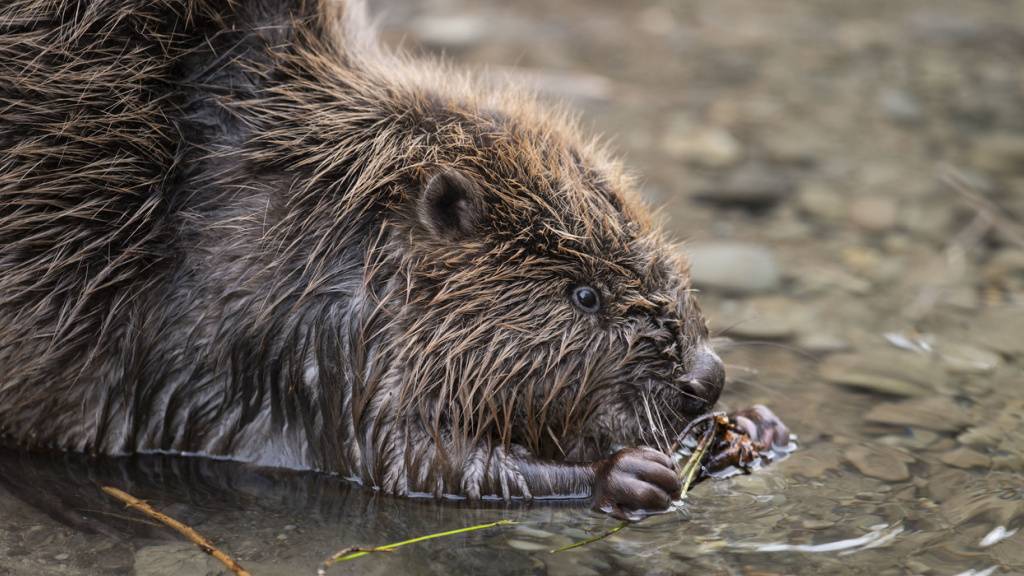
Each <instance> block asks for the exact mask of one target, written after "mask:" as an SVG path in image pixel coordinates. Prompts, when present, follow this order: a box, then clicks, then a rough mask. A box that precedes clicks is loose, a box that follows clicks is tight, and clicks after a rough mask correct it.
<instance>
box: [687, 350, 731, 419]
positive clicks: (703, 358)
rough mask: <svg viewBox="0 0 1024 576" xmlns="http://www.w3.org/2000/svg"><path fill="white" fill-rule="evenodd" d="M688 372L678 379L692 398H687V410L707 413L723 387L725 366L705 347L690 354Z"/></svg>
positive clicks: (712, 351) (716, 355)
mask: <svg viewBox="0 0 1024 576" xmlns="http://www.w3.org/2000/svg"><path fill="white" fill-rule="evenodd" d="M689 359H690V362H689V364H690V370H689V371H688V372H687V373H686V374H685V375H684V376H683V377H682V378H681V379H680V380H682V382H683V388H684V390H686V391H687V392H688V393H690V394H692V395H693V396H694V397H691V398H688V399H687V400H688V401H687V402H686V404H687V409H688V410H689V411H690V412H693V413H703V412H706V411H708V410H709V409H710V408H711V407H712V406H714V405H715V402H718V396H719V395H720V394H721V393H722V388H723V387H724V386H725V364H723V363H722V359H721V358H719V357H718V354H715V352H714V350H712V349H711V348H709V347H708V346H706V345H702V346H699V347H697V348H695V349H694V350H693V351H692V352H691V353H690V358H689Z"/></svg>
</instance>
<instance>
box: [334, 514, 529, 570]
mask: <svg viewBox="0 0 1024 576" xmlns="http://www.w3.org/2000/svg"><path fill="white" fill-rule="evenodd" d="M512 524H518V522H516V521H515V520H498V521H497V522H488V523H487V524H477V525H476V526H467V527H465V528H457V529H455V530H447V531H445V532H437V533H434V534H427V535H426V536H418V537H416V538H410V539H409V540H403V541H401V542H395V543H393V544H384V545H383V546H374V547H372V548H364V549H360V550H355V551H351V549H348V550H342V551H341V552H339V553H338V554H335V555H334V556H331V557H330V558H328V559H327V560H326V561H324V567H325V568H326V567H327V566H331V565H332V564H336V563H338V562H347V561H348V560H355V559H356V558H361V557H363V556H366V555H367V554H370V553H372V552H390V551H392V550H394V549H395V548H399V547H402V546H407V545H409V544H416V543H417V542H423V541H424V540H433V539H434V538H444V537H445V536H455V535H456V534H464V533H466V532H475V531H477V530H486V529H487V528H494V527H496V526H509V525H512Z"/></svg>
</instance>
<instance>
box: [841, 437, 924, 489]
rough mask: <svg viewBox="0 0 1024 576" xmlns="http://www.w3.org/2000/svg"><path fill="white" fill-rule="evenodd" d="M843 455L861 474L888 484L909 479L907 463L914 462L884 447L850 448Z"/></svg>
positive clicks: (906, 456) (900, 453)
mask: <svg viewBox="0 0 1024 576" xmlns="http://www.w3.org/2000/svg"><path fill="white" fill-rule="evenodd" d="M844 455H845V456H846V459H847V460H848V461H849V462H850V463H851V464H853V466H854V468H856V469H857V470H859V471H860V472H861V474H864V475H865V476H870V477H872V478H877V479H879V480H885V481H888V482H902V481H904V480H908V479H910V469H909V468H907V463H909V462H913V461H914V459H913V458H911V457H910V456H908V455H906V454H903V453H902V452H900V451H898V450H894V449H892V448H887V447H884V446H871V447H869V446H861V445H857V446H851V447H849V448H847V449H846V452H844Z"/></svg>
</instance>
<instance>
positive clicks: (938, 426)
mask: <svg viewBox="0 0 1024 576" xmlns="http://www.w3.org/2000/svg"><path fill="white" fill-rule="evenodd" d="M864 419H865V420H867V421H868V422H875V423H878V424H889V425H893V426H910V427H912V428H924V429H926V430H935V431H936V432H958V431H960V430H962V429H963V428H964V427H966V426H968V425H970V424H971V423H972V422H973V419H972V418H971V415H970V413H969V411H968V410H967V409H965V408H963V407H962V406H960V405H958V404H956V403H955V402H953V401H952V400H951V399H949V398H947V397H945V396H927V397H923V398H912V399H909V400H902V401H899V402H885V403H882V404H876V405H875V406H874V407H873V408H871V410H868V412H867V414H865V415H864Z"/></svg>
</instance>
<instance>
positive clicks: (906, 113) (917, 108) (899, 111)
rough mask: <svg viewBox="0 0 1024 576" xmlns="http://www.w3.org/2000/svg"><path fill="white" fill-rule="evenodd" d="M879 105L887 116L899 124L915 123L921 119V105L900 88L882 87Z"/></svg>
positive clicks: (879, 94)
mask: <svg viewBox="0 0 1024 576" xmlns="http://www.w3.org/2000/svg"><path fill="white" fill-rule="evenodd" d="M878 105H879V108H881V109H882V113H883V114H884V115H885V117H886V118H888V119H889V120H891V121H892V122H895V123H897V124H906V125H915V124H918V123H919V122H920V121H921V105H920V104H919V103H918V101H917V99H916V98H914V97H913V96H911V95H910V94H909V93H908V92H906V91H904V90H901V89H899V88H892V87H886V88H882V89H881V90H880V91H879V93H878Z"/></svg>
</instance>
